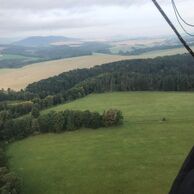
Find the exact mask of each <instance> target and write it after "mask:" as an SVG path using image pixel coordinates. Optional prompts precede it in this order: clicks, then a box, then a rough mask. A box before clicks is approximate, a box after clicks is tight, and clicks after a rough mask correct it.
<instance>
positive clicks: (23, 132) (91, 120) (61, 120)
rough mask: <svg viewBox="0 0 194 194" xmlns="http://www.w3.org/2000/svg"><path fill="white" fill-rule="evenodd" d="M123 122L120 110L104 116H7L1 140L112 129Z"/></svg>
mask: <svg viewBox="0 0 194 194" xmlns="http://www.w3.org/2000/svg"><path fill="white" fill-rule="evenodd" d="M122 120H123V116H122V113H121V111H118V110H108V111H105V112H104V113H103V114H102V115H101V114H99V113H97V112H90V111H72V110H65V111H63V112H54V111H51V112H49V113H48V114H43V115H37V116H35V117H34V115H32V116H26V117H25V118H20V119H12V118H10V117H6V116H5V117H4V119H3V120H2V125H1V126H0V140H1V141H13V140H17V139H22V138H25V137H28V136H30V135H33V134H36V133H60V132H65V131H74V130H77V129H80V128H92V129H97V128H100V127H110V126H114V125H119V124H121V123H122Z"/></svg>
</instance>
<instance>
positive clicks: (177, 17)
mask: <svg viewBox="0 0 194 194" xmlns="http://www.w3.org/2000/svg"><path fill="white" fill-rule="evenodd" d="M172 6H173V8H174V13H175V16H176V19H177V21H178V23H179V25H180V26H181V28H182V29H183V31H184V32H185V33H186V34H187V35H189V36H193V37H194V34H191V33H190V32H188V31H187V30H186V29H185V27H184V26H183V25H182V23H181V21H180V19H179V15H178V12H177V11H176V8H175V5H174V4H173V0H172Z"/></svg>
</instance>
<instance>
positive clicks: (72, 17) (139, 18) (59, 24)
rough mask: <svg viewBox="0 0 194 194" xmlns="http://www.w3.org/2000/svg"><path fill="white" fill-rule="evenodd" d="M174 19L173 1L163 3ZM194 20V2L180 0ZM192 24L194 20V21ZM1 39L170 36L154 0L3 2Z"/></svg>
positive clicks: (0, 14) (0, 2)
mask: <svg viewBox="0 0 194 194" xmlns="http://www.w3.org/2000/svg"><path fill="white" fill-rule="evenodd" d="M160 2H162V3H163V4H162V5H163V6H164V8H165V11H167V13H168V14H169V15H170V16H172V17H173V12H172V9H171V7H170V6H169V2H170V1H169V0H160ZM177 2H180V3H181V6H180V8H181V10H180V11H182V12H183V13H185V14H184V15H185V16H186V18H189V19H190V20H191V19H193V14H192V10H191V11H186V12H184V11H185V10H190V8H191V7H194V2H193V0H184V1H183V0H177ZM191 21H192V20H191ZM0 26H1V28H0V37H3V36H18V35H19V36H20V35H22V36H23V35H24V36H30V35H40V34H41V35H47V34H48V35H55V34H57V35H59V34H60V35H67V36H78V37H86V38H87V37H94V36H96V37H97V36H99V37H103V36H114V35H115V36H116V35H119V34H122V35H127V36H130V35H131V36H139V35H141V34H142V36H145V35H152V34H162V33H163V34H165V33H169V31H170V30H169V28H168V26H167V25H166V23H165V21H164V20H163V18H162V17H161V16H160V14H159V13H158V11H157V10H156V8H155V7H154V5H153V4H152V2H151V0H32V1H28V0H0Z"/></svg>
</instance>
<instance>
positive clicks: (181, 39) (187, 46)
mask: <svg viewBox="0 0 194 194" xmlns="http://www.w3.org/2000/svg"><path fill="white" fill-rule="evenodd" d="M152 2H153V3H154V5H155V6H156V8H157V9H158V10H159V12H160V13H161V14H162V16H163V17H164V19H165V20H166V21H167V23H168V24H169V25H170V27H171V28H172V30H173V31H174V32H175V34H176V35H177V37H178V38H179V40H180V41H181V43H182V44H183V45H184V47H185V48H186V49H187V50H188V52H189V53H190V54H191V56H192V57H193V58H194V52H193V51H192V49H191V48H190V46H189V45H188V44H187V42H186V41H185V40H184V39H183V37H182V36H181V35H180V33H179V32H178V30H177V29H176V28H175V26H174V25H173V23H172V22H171V21H170V19H169V18H168V16H167V15H166V13H165V12H164V11H163V9H162V8H161V7H160V5H159V4H158V2H157V1H156V0H152Z"/></svg>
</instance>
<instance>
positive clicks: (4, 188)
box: [0, 142, 21, 194]
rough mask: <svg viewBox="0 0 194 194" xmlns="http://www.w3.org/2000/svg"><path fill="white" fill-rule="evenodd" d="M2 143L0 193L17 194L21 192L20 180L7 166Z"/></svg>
mask: <svg viewBox="0 0 194 194" xmlns="http://www.w3.org/2000/svg"><path fill="white" fill-rule="evenodd" d="M4 147H5V146H4V144H3V143H2V142H0V193H1V194H19V193H20V192H21V181H20V179H19V178H18V177H17V176H16V175H15V174H14V173H12V172H10V171H9V169H8V167H7V158H6V154H5V148H4Z"/></svg>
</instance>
